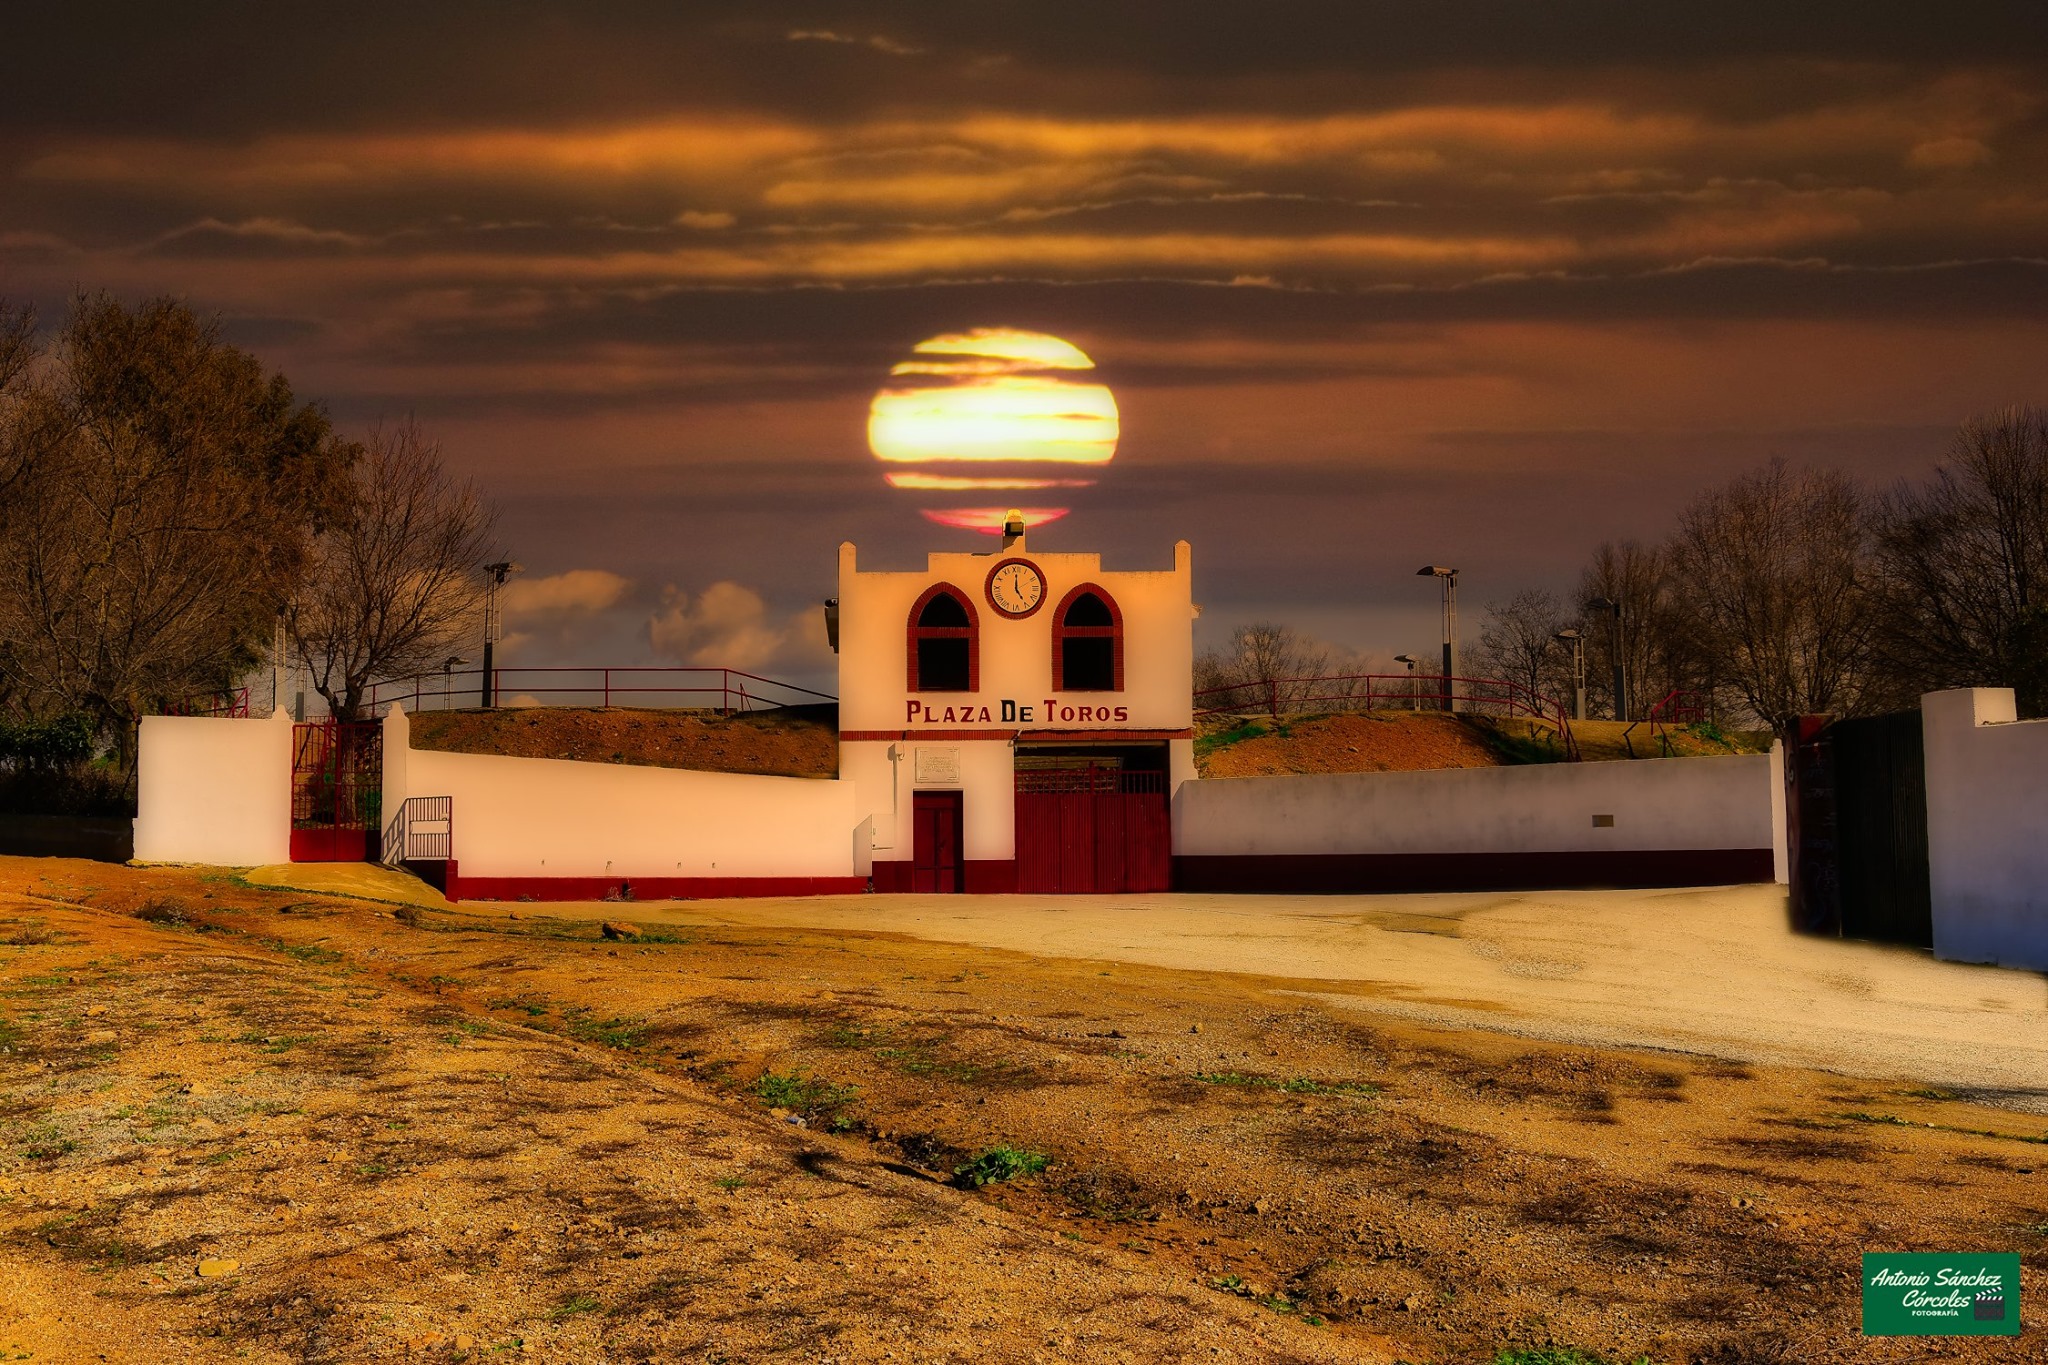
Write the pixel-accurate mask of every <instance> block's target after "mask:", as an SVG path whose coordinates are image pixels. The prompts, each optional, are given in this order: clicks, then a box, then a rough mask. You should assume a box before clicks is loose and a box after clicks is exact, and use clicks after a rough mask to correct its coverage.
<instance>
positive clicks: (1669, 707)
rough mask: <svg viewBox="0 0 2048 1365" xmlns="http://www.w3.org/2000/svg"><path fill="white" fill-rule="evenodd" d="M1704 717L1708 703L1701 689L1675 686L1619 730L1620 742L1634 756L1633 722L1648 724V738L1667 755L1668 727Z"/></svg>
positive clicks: (1634, 728)
mask: <svg viewBox="0 0 2048 1365" xmlns="http://www.w3.org/2000/svg"><path fill="white" fill-rule="evenodd" d="M1706 718H1707V705H1706V694H1705V693H1704V692H1687V691H1684V690H1683V689H1681V688H1676V687H1674V688H1672V689H1671V690H1670V691H1669V692H1666V693H1665V694H1664V695H1663V697H1662V698H1661V699H1659V700H1658V702H1657V703H1656V704H1655V705H1654V706H1652V707H1651V708H1650V709H1649V710H1648V711H1646V712H1644V713H1643V718H1642V719H1641V720H1639V721H1634V722H1632V723H1631V724H1630V725H1629V727H1628V729H1626V730H1623V731H1622V732H1621V743H1622V746H1623V747H1624V748H1626V749H1627V750H1628V756H1629V757H1630V758H1634V757H1635V756H1636V746H1635V741H1634V740H1633V739H1632V738H1630V736H1632V735H1634V734H1635V732H1636V726H1638V725H1648V726H1649V727H1650V738H1651V739H1653V740H1655V741H1656V742H1657V746H1658V748H1659V749H1661V750H1662V751H1663V756H1664V757H1665V758H1669V757H1671V754H1672V748H1671V734H1670V730H1671V727H1672V726H1675V725H1697V724H1699V723H1700V722H1701V721H1703V720H1705V719H1706Z"/></svg>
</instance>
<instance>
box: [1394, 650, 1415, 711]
mask: <svg viewBox="0 0 2048 1365" xmlns="http://www.w3.org/2000/svg"><path fill="white" fill-rule="evenodd" d="M1394 662H1395V663H1397V664H1406V665H1408V709H1409V710H1410V711H1419V710H1421V709H1422V708H1421V707H1420V706H1418V705H1417V704H1416V697H1415V665H1416V664H1417V663H1419V662H1421V661H1420V660H1418V659H1417V658H1416V657H1415V656H1414V655H1413V654H1396V655H1395V656H1394Z"/></svg>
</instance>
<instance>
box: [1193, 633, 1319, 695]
mask: <svg viewBox="0 0 2048 1365" xmlns="http://www.w3.org/2000/svg"><path fill="white" fill-rule="evenodd" d="M1329 668H1330V652H1329V650H1328V649H1327V648H1325V647H1324V646H1322V645H1320V644H1318V643H1316V642H1315V641H1314V640H1312V639H1310V638H1309V637H1308V636H1306V635H1303V634H1302V633H1301V632H1300V631H1297V630H1296V629H1294V627H1292V626H1286V625H1281V624H1280V623H1279V622H1277V621H1257V622H1253V623H1252V624H1250V625H1244V626H1239V627H1238V628H1237V629H1236V630H1234V631H1232V632H1231V635H1230V644H1229V645H1228V647H1226V648H1225V649H1222V650H1220V651H1219V650H1207V651H1204V652H1203V654H1202V655H1201V656H1200V657H1199V658H1197V659H1196V660H1195V690H1196V691H1204V690H1208V689H1211V688H1221V687H1228V688H1231V689H1232V691H1231V692H1230V693H1228V694H1226V695H1225V696H1224V698H1223V701H1224V703H1225V704H1241V705H1244V706H1246V707H1254V706H1260V707H1262V706H1265V705H1267V704H1269V702H1270V700H1271V699H1272V698H1274V697H1275V696H1277V698H1278V699H1279V701H1280V702H1282V703H1286V702H1291V701H1298V700H1300V699H1301V698H1303V697H1305V696H1308V695H1310V694H1311V693H1312V692H1313V690H1314V689H1313V687H1312V686H1311V685H1309V684H1307V683H1303V682H1298V681H1286V680H1289V679H1303V678H1315V677H1319V676H1321V675H1322V674H1324V673H1327V672H1328V671H1329ZM1240 694H1241V695H1240Z"/></svg>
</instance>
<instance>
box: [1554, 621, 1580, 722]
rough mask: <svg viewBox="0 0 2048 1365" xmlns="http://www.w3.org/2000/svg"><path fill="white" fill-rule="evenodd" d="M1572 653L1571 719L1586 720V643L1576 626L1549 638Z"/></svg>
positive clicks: (1566, 628)
mask: <svg viewBox="0 0 2048 1365" xmlns="http://www.w3.org/2000/svg"><path fill="white" fill-rule="evenodd" d="M1551 638H1552V639H1555V640H1557V641H1559V642H1560V643H1562V644H1564V645H1566V646H1567V647H1569V648H1570V650H1571V652H1572V719H1573V720H1584V719H1585V718H1586V641H1585V637H1584V636H1582V635H1580V634H1579V628H1578V627H1577V626H1566V627H1565V628H1564V629H1563V630H1561V631H1559V632H1558V633H1557V634H1556V635H1554V636H1552V637H1551Z"/></svg>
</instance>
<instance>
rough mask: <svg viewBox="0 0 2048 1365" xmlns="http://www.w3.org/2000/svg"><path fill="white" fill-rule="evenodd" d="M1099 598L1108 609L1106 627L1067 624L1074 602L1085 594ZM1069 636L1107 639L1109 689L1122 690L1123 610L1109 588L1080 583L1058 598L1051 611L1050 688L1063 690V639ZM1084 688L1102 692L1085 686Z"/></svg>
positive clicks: (1064, 648) (1113, 690)
mask: <svg viewBox="0 0 2048 1365" xmlns="http://www.w3.org/2000/svg"><path fill="white" fill-rule="evenodd" d="M1090 595H1092V596H1094V597H1096V598H1099V599H1100V600H1101V602H1102V605H1103V606H1105V607H1107V608H1109V624H1108V625H1106V626H1102V625H1095V626H1074V625H1069V624H1067V613H1068V612H1069V611H1070V610H1072V608H1073V606H1074V604H1075V603H1076V602H1078V601H1080V600H1081V598H1083V597H1086V596H1090ZM1071 639H1107V640H1109V642H1110V686H1109V687H1108V688H1107V689H1106V690H1108V691H1111V692H1121V691H1123V690H1124V610H1123V608H1122V607H1120V606H1118V605H1117V601H1116V598H1114V597H1112V596H1111V595H1110V592H1109V589H1107V588H1104V587H1102V586H1101V585H1099V584H1096V583H1082V584H1080V585H1079V586H1077V587H1075V588H1074V589H1073V590H1072V591H1070V592H1068V593H1067V595H1066V596H1065V597H1062V598H1061V599H1060V604H1059V606H1058V607H1057V608H1056V609H1055V610H1054V611H1053V614H1052V690H1053V691H1055V692H1065V691H1067V690H1069V688H1068V684H1067V641H1068V640H1071ZM1086 690H1088V691H1102V690H1105V689H1101V688H1088V689H1086Z"/></svg>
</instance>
